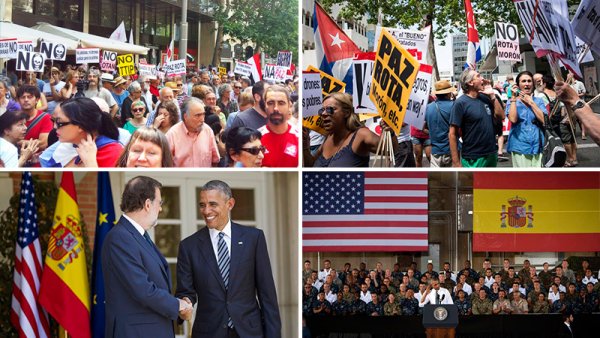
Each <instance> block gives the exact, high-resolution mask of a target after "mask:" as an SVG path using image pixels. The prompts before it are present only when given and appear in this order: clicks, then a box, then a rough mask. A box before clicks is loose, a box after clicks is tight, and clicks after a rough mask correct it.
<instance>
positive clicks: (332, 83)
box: [306, 66, 346, 96]
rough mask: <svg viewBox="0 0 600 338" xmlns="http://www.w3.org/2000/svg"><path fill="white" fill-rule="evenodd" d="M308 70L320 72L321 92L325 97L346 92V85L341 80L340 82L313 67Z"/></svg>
mask: <svg viewBox="0 0 600 338" xmlns="http://www.w3.org/2000/svg"><path fill="white" fill-rule="evenodd" d="M306 70H307V71H309V72H319V73H320V74H321V91H322V92H323V96H327V95H328V94H330V93H337V92H340V93H343V92H344V91H345V89H346V84H345V83H344V82H342V81H341V80H338V79H336V78H335V77H333V76H331V75H329V74H327V73H325V72H323V71H321V70H319V69H318V68H315V67H313V66H308V68H306Z"/></svg>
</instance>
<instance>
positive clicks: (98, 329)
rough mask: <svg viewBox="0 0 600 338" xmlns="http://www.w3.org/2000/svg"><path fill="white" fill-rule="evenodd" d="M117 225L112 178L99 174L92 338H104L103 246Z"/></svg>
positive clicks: (107, 174)
mask: <svg viewBox="0 0 600 338" xmlns="http://www.w3.org/2000/svg"><path fill="white" fill-rule="evenodd" d="M114 224H115V208H114V206H113V198H112V191H111V189H110V177H109V173H108V172H99V173H98V217H97V218H96V240H95V242H94V261H93V265H92V337H96V338H104V322H105V321H106V315H105V304H104V303H105V295H104V277H103V275H102V244H103V243H104V238H106V235H108V232H109V231H110V229H112V227H113V225H114Z"/></svg>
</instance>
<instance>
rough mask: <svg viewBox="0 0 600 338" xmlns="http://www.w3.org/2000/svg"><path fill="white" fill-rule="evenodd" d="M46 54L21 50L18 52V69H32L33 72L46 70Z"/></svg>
mask: <svg viewBox="0 0 600 338" xmlns="http://www.w3.org/2000/svg"><path fill="white" fill-rule="evenodd" d="M45 61H46V59H45V58H44V54H42V53H35V52H34V53H29V52H26V51H23V50H19V52H18V53H17V66H16V69H17V70H20V71H31V72H38V73H42V72H44V62H45Z"/></svg>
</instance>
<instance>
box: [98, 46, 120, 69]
mask: <svg viewBox="0 0 600 338" xmlns="http://www.w3.org/2000/svg"><path fill="white" fill-rule="evenodd" d="M100 69H102V70H103V71H105V72H114V71H115V70H116V69H117V52H111V51H109V50H103V51H102V58H101V59H100Z"/></svg>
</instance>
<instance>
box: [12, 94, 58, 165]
mask: <svg viewBox="0 0 600 338" xmlns="http://www.w3.org/2000/svg"><path fill="white" fill-rule="evenodd" d="M40 95H41V94H40V91H39V89H38V88H37V87H36V86H31V85H23V86H21V87H19V89H18V90H17V99H18V100H19V105H21V111H22V112H23V113H25V114H26V115H27V121H26V122H25V125H26V126H27V133H26V134H25V140H31V139H37V140H39V141H40V143H39V145H38V148H39V150H38V154H39V153H41V152H42V151H43V150H45V149H46V148H47V147H48V134H49V133H50V131H51V130H52V127H53V125H52V120H51V119H50V115H49V114H47V113H45V112H43V111H42V110H37V109H36V108H35V107H36V105H37V102H38V100H39V99H40ZM29 164H30V165H28V166H35V167H39V166H40V164H39V159H38V156H36V155H34V156H33V158H32V159H31V161H30V163H29Z"/></svg>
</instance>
